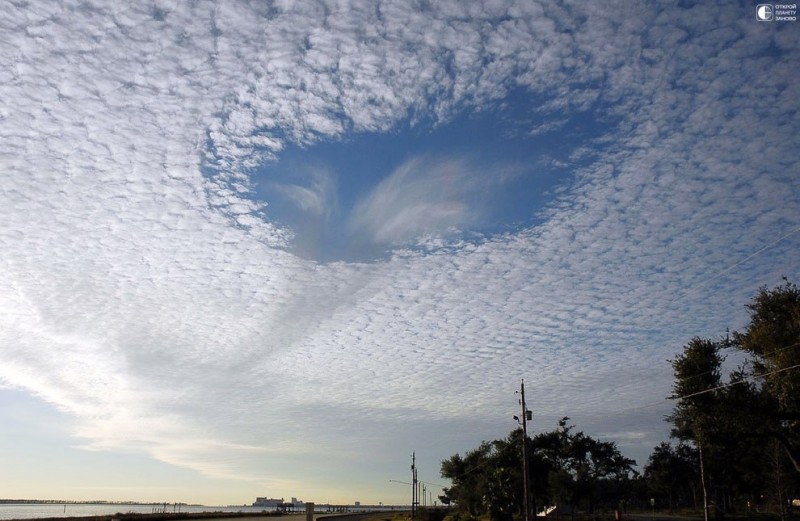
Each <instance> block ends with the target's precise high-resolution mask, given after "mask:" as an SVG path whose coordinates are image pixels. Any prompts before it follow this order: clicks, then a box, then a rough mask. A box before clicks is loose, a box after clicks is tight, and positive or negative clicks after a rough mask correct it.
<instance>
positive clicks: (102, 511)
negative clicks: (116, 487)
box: [0, 503, 275, 520]
mask: <svg viewBox="0 0 800 521" xmlns="http://www.w3.org/2000/svg"><path fill="white" fill-rule="evenodd" d="M165 511H166V512H252V513H254V514H256V513H259V512H264V511H267V512H274V511H275V508H270V507H253V506H228V507H209V506H198V505H174V504H172V503H166V504H164V503H161V504H158V505H141V504H125V503H66V504H64V503H2V504H0V520H7V519H38V518H42V517H80V516H103V515H111V514H117V513H121V514H127V513H131V512H133V513H137V514H152V513H154V512H165Z"/></svg>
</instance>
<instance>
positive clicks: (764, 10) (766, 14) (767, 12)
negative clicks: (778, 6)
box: [756, 4, 773, 22]
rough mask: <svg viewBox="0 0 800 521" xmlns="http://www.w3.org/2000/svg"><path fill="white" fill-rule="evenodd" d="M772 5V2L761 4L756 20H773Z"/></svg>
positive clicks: (757, 10)
mask: <svg viewBox="0 0 800 521" xmlns="http://www.w3.org/2000/svg"><path fill="white" fill-rule="evenodd" d="M772 15H773V11H772V6H771V5H770V4H760V5H759V6H757V7H756V20H758V21H759V22H769V21H772Z"/></svg>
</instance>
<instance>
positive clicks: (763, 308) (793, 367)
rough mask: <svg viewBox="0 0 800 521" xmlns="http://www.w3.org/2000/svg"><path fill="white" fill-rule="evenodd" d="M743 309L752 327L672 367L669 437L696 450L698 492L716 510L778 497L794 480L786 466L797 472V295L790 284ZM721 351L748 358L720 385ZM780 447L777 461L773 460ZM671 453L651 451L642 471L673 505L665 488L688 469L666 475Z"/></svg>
mask: <svg viewBox="0 0 800 521" xmlns="http://www.w3.org/2000/svg"><path fill="white" fill-rule="evenodd" d="M747 309H748V311H749V312H750V323H749V324H748V325H747V328H746V329H745V330H744V331H743V332H741V333H734V334H733V339H732V340H729V339H727V338H726V339H723V340H719V341H712V340H708V339H702V338H694V339H692V340H691V341H690V342H689V343H688V344H686V346H684V349H683V351H682V353H681V354H680V355H679V356H678V357H677V358H676V359H675V360H673V361H672V368H673V371H674V377H675V380H674V385H673V396H672V398H674V399H675V400H676V405H675V408H674V410H673V413H672V414H671V415H670V416H669V417H668V420H669V421H670V422H671V423H672V425H673V429H672V435H673V437H675V438H677V439H678V440H680V441H681V443H682V444H685V443H691V444H692V447H694V448H695V449H696V450H697V460H698V461H697V463H698V467H699V470H700V472H701V475H700V479H699V481H700V484H701V487H700V489H701V490H702V485H703V484H704V483H708V490H709V491H710V493H711V495H712V496H713V497H712V499H713V503H714V505H715V508H716V509H718V510H722V511H730V510H734V509H735V508H736V505H737V502H738V503H739V504H748V505H749V504H752V503H755V502H756V499H757V498H759V499H760V498H762V497H769V496H770V495H777V496H780V497H783V494H784V492H786V491H787V490H788V488H787V487H789V488H791V486H795V487H796V485H797V482H798V478H799V477H800V474H795V475H794V476H786V475H785V469H786V467H787V466H790V467H793V468H794V469H795V470H796V471H798V472H800V393H798V392H797V391H798V389H800V387H798V385H799V384H800V290H798V288H797V287H796V286H795V285H794V284H792V283H790V282H788V281H785V282H784V284H782V285H780V286H778V287H776V288H774V289H767V288H762V289H760V290H759V292H758V293H757V295H756V296H755V297H754V298H753V300H752V301H751V302H750V304H748V305H747ZM725 350H729V351H733V352H736V351H738V352H739V353H741V354H744V355H747V361H746V363H745V364H744V365H743V366H742V367H740V368H738V369H737V370H735V371H733V372H732V373H731V374H730V375H729V379H728V381H727V382H725V383H723V381H722V369H721V368H722V362H723V361H724V357H723V356H722V353H723V352H724V351H725ZM778 446H779V447H781V448H782V453H783V458H779V457H777V454H776V450H775V447H778ZM671 450H672V449H671V447H670V446H668V445H664V444H662V445H660V446H658V447H656V449H655V450H654V452H653V455H652V456H651V459H650V461H649V462H648V467H647V469H646V471H645V472H646V476H647V477H648V479H647V483H648V485H649V486H650V488H651V491H653V492H658V493H660V494H663V495H666V496H667V498H666V500H667V501H668V502H669V503H670V505H674V504H677V503H681V502H683V501H682V500H680V499H677V500H676V498H675V497H674V495H673V496H670V494H669V493H668V492H667V486H668V485H667V484H668V483H672V485H669V486H672V487H675V486H676V485H677V482H676V481H674V480H673V477H674V476H671V474H672V473H681V472H684V473H685V472H687V470H686V469H684V468H682V467H678V468H674V469H672V470H669V469H670V468H671V467H670V466H671V465H675V464H677V458H676V454H675V453H674V451H673V452H670V451H671ZM779 459H780V460H781V461H778V460H779ZM704 476H705V477H706V479H703V478H704ZM776 476H778V477H779V478H780V479H777V478H776ZM771 483H778V484H779V485H776V486H774V487H772V488H773V489H774V490H776V491H779V493H775V494H773V493H772V492H770V490H769V489H770V487H771V485H770V484H771ZM792 484H794V485H792ZM674 490H675V489H674V488H673V492H674ZM795 492H800V489H797V488H795ZM787 493H788V492H787ZM694 495H695V496H696V495H697V488H696V489H695V494H694ZM783 499H785V497H783ZM783 504H785V502H784V503H782V504H781V505H783ZM782 509H783V506H781V509H780V510H781V511H782Z"/></svg>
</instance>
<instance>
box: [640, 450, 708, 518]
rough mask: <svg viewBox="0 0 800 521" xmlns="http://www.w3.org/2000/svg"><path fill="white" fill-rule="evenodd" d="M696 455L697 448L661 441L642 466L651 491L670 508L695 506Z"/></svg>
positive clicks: (697, 463) (697, 469)
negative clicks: (674, 445) (675, 445)
mask: <svg viewBox="0 0 800 521" xmlns="http://www.w3.org/2000/svg"><path fill="white" fill-rule="evenodd" d="M698 457H699V456H698V453H697V450H696V449H694V448H692V447H690V446H689V445H687V444H685V443H680V444H679V445H678V446H677V447H673V446H672V445H671V444H669V443H667V442H662V443H661V444H660V445H658V446H657V447H655V448H654V449H653V453H652V454H650V458H649V459H648V460H647V465H645V467H644V479H645V482H646V483H647V487H648V489H649V490H650V491H651V493H652V495H653V496H654V497H658V498H661V499H662V500H663V502H664V503H666V504H667V505H668V506H669V508H670V509H674V508H679V507H686V506H689V505H692V504H693V505H694V506H697V501H696V500H697V497H696V494H695V490H696V488H697V485H698V484H699V481H700V479H699V478H700V477H699V472H698V471H699V460H698Z"/></svg>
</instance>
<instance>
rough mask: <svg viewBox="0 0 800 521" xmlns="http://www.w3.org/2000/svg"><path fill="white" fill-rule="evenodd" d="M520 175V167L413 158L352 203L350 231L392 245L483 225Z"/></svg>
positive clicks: (465, 159)
mask: <svg viewBox="0 0 800 521" xmlns="http://www.w3.org/2000/svg"><path fill="white" fill-rule="evenodd" d="M520 174H521V169H520V168H519V167H518V166H517V167H511V166H504V165H485V164H478V163H477V162H475V161H470V160H469V159H468V158H466V157H461V158H445V157H438V158H437V157H415V158H412V159H409V160H407V161H406V162H404V163H403V164H402V165H400V166H399V167H397V168H396V169H395V170H394V171H393V172H392V173H391V175H389V176H388V177H386V178H385V179H383V180H382V181H381V182H380V183H379V184H378V185H377V186H376V187H375V188H374V189H373V190H372V191H371V192H370V193H369V194H367V195H366V196H364V197H363V198H362V199H361V200H359V201H358V202H357V203H356V205H355V207H354V208H353V210H352V213H351V215H350V218H349V221H348V225H347V226H348V230H349V231H350V233H352V234H356V235H366V236H367V237H369V238H370V239H371V240H372V241H374V242H376V243H379V244H390V245H401V244H407V243H409V242H414V241H416V240H418V239H420V238H421V237H425V236H428V237H430V236H441V235H448V234H450V235H452V234H453V233H456V232H457V231H458V230H460V229H465V228H469V227H474V226H476V225H479V224H480V223H482V222H483V221H484V220H485V219H486V218H487V216H488V214H489V212H490V208H491V203H493V202H495V200H496V199H497V194H498V192H499V191H500V190H502V189H503V188H504V187H505V185H507V184H508V183H509V182H510V181H511V180H513V179H514V178H516V177H518V176H519V175H520Z"/></svg>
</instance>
